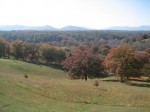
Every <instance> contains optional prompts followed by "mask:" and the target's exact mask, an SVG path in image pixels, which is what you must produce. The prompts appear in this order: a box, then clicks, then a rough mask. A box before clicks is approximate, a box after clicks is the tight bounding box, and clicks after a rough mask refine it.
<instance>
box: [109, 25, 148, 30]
mask: <svg viewBox="0 0 150 112" xmlns="http://www.w3.org/2000/svg"><path fill="white" fill-rule="evenodd" d="M107 30H127V31H150V25H148V26H139V27H129V26H113V27H110V28H107Z"/></svg>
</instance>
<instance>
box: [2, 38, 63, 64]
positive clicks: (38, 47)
mask: <svg viewBox="0 0 150 112" xmlns="http://www.w3.org/2000/svg"><path fill="white" fill-rule="evenodd" d="M0 57H3V58H12V59H17V60H27V61H35V62H46V63H52V62H55V63H61V61H62V60H64V59H65V58H66V53H65V52H64V50H63V49H61V48H56V47H54V46H52V45H50V44H46V43H39V44H37V43H27V42H23V41H14V42H8V41H6V40H4V39H1V38H0Z"/></svg>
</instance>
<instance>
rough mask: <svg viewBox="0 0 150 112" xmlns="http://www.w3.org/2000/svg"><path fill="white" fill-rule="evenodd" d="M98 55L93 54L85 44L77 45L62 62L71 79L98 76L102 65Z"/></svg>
mask: <svg viewBox="0 0 150 112" xmlns="http://www.w3.org/2000/svg"><path fill="white" fill-rule="evenodd" d="M101 63H102V59H101V56H100V55H97V54H94V53H93V50H92V49H91V48H89V47H87V46H79V47H78V48H76V49H75V50H74V51H73V53H72V54H71V56H70V57H69V58H68V59H66V60H65V61H64V62H63V63H62V64H63V66H64V69H65V70H66V71H67V72H68V73H69V76H70V78H71V79H83V78H84V79H85V80H87V78H94V77H99V76H100V75H101V73H102V70H103V67H102V65H101Z"/></svg>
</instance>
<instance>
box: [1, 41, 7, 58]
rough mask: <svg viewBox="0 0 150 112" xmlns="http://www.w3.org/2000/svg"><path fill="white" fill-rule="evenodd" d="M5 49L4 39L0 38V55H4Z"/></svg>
mask: <svg viewBox="0 0 150 112" xmlns="http://www.w3.org/2000/svg"><path fill="white" fill-rule="evenodd" d="M5 49H6V41H5V40H4V39H2V38H0V57H4V56H5Z"/></svg>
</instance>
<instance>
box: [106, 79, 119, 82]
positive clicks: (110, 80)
mask: <svg viewBox="0 0 150 112" xmlns="http://www.w3.org/2000/svg"><path fill="white" fill-rule="evenodd" d="M103 81H106V82H119V80H116V79H107V80H103Z"/></svg>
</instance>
